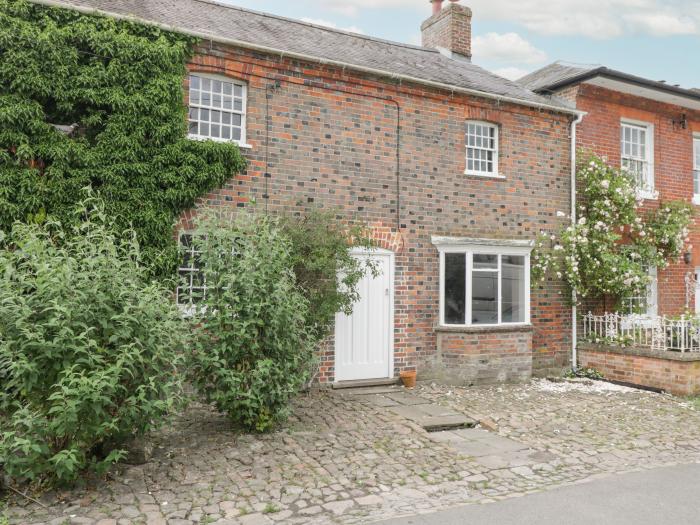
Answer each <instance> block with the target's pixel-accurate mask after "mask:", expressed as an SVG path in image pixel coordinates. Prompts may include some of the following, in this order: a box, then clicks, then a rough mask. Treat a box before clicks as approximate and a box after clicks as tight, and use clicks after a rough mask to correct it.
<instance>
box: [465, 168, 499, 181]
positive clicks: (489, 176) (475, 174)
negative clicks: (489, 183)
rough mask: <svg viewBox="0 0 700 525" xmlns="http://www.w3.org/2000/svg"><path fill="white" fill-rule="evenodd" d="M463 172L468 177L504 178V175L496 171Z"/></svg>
mask: <svg viewBox="0 0 700 525" xmlns="http://www.w3.org/2000/svg"><path fill="white" fill-rule="evenodd" d="M464 174H465V175H466V176H468V177H478V178H480V179H498V180H504V179H505V178H506V176H505V175H500V174H498V173H496V174H493V173H481V172H478V171H469V170H467V171H465V172H464Z"/></svg>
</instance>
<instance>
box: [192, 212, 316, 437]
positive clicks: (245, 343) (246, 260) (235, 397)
mask: <svg viewBox="0 0 700 525" xmlns="http://www.w3.org/2000/svg"><path fill="white" fill-rule="evenodd" d="M193 242H194V243H195V247H196V248H197V250H198V251H200V252H201V256H200V260H201V262H202V264H203V273H204V278H205V279H206V283H207V293H206V297H205V298H204V299H203V300H202V302H201V303H200V304H199V308H198V309H197V312H196V314H195V315H194V318H193V328H194V331H195V334H196V336H195V339H196V343H195V349H194V352H193V355H192V362H191V366H190V372H191V377H192V381H193V383H194V384H195V385H196V386H197V388H198V390H199V391H200V392H201V393H202V394H203V395H204V396H205V397H206V399H207V400H208V401H209V402H213V403H214V404H215V405H216V407H217V408H218V409H219V410H220V411H222V412H225V413H227V414H228V416H229V418H230V419H231V421H232V422H233V423H234V424H238V425H241V426H243V427H244V428H246V429H249V430H256V431H265V430H268V429H270V428H272V427H273V426H274V425H275V424H276V423H277V422H279V421H280V420H282V419H284V418H285V416H286V415H287V413H288V407H289V401H290V399H291V397H292V396H293V395H295V394H296V393H297V392H298V390H299V388H300V387H301V386H302V385H303V384H304V382H305V381H306V380H307V379H308V376H309V372H310V370H311V364H312V363H313V342H314V340H313V338H312V337H311V336H310V334H309V333H308V330H307V327H306V321H307V316H308V308H309V304H308V301H307V300H306V299H305V298H304V296H303V295H302V294H301V293H300V292H299V290H298V289H297V287H296V282H295V277H294V273H293V271H292V245H291V243H290V241H289V240H288V239H287V238H286V237H285V235H284V234H283V232H282V230H281V228H280V227H279V226H278V225H277V223H276V222H275V220H274V219H270V218H267V217H263V216H255V215H248V214H243V213H241V214H238V215H237V216H234V217H232V216H229V215H216V214H215V212H209V213H207V214H205V215H203V216H202V217H201V218H199V220H198V222H197V228H196V230H195V233H194V238H193Z"/></svg>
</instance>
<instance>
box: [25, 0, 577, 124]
mask: <svg viewBox="0 0 700 525" xmlns="http://www.w3.org/2000/svg"><path fill="white" fill-rule="evenodd" d="M30 2H32V3H35V4H40V5H45V6H48V7H57V8H62V9H71V10H73V11H78V12H79V13H85V14H91V15H95V14H98V15H104V16H109V17H112V18H116V19H119V20H127V21H131V22H139V23H141V24H145V25H150V26H154V27H157V28H159V29H163V30H165V31H171V32H173V33H181V34H184V35H189V36H193V37H197V38H202V39H205V40H210V41H213V42H219V43H221V44H226V45H231V46H235V47H242V48H245V49H251V50H253V51H260V52H263V53H268V54H272V55H279V56H280V57H289V58H296V59H299V60H306V61H309V62H317V63H319V64H324V65H330V66H336V67H340V68H342V69H351V70H354V71H359V72H362V73H368V74H371V75H377V76H381V77H389V78H392V79H397V80H404V81H407V82H412V83H416V84H422V85H425V86H430V87H434V88H437V89H444V90H447V91H451V92H453V93H461V94H465V95H472V96H475V97H481V98H486V99H490V100H497V101H499V102H507V103H511V104H517V105H519V106H527V107H531V108H537V109H542V110H547V111H554V112H557V113H565V114H567V115H576V116H580V115H583V113H582V112H581V111H579V110H576V109H571V108H566V107H562V106H555V105H553V104H545V103H543V102H534V101H533V102H530V101H528V100H522V99H519V98H515V97H509V96H506V95H497V94H495V93H488V92H485V91H479V90H478V89H469V88H464V87H459V86H453V85H450V84H444V83H442V82H435V81H432V80H426V79H422V78H417V77H412V76H410V75H402V74H400V73H392V72H389V71H384V70H381V69H374V68H371V67H364V66H358V65H356V64H350V63H347V62H341V61H338V60H328V59H325V58H320V57H315V56H312V55H305V54H302V53H294V52H290V51H284V50H281V49H275V48H272V47H267V46H261V45H257V44H251V43H250V42H244V41H241V40H235V39H233V38H225V37H219V36H212V35H210V34H207V33H203V32H200V31H193V30H190V29H184V28H181V27H176V26H171V25H169V24H163V23H160V22H154V21H152V20H145V19H143V18H139V17H137V16H132V15H123V14H120V13H114V12H111V11H106V10H102V9H97V8H95V7H84V6H77V5H73V4H70V5H66V3H65V2H60V1H57V0H30Z"/></svg>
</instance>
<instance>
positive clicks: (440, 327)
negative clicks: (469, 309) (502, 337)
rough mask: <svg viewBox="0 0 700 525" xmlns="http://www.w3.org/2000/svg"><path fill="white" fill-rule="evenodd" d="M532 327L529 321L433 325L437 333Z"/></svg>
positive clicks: (513, 329) (485, 331) (472, 332)
mask: <svg viewBox="0 0 700 525" xmlns="http://www.w3.org/2000/svg"><path fill="white" fill-rule="evenodd" d="M533 330H534V327H533V326H532V324H530V323H513V324H499V325H493V324H490V325H472V326H457V325H455V326H449V325H438V326H436V327H435V331H436V332H437V333H441V332H442V333H457V334H481V333H491V332H532V331H533Z"/></svg>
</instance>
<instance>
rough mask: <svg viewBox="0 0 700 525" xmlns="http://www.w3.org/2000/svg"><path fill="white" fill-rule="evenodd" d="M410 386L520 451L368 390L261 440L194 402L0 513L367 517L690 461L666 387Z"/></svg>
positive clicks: (314, 400) (62, 519) (35, 518)
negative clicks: (108, 476) (410, 416)
mask: <svg viewBox="0 0 700 525" xmlns="http://www.w3.org/2000/svg"><path fill="white" fill-rule="evenodd" d="M416 394H419V395H421V396H424V397H425V398H427V399H430V400H432V401H435V402H437V403H440V404H444V405H447V406H450V407H451V408H454V409H457V410H458V411H460V412H464V413H466V414H468V415H471V416H472V417H476V418H477V419H481V420H485V419H490V420H491V421H490V422H489V423H488V426H489V427H492V430H493V432H494V434H499V435H500V436H501V437H500V438H499V439H500V440H501V441H507V440H503V438H504V437H506V438H510V439H511V440H513V441H516V442H518V443H520V444H522V445H524V446H526V447H529V458H531V459H529V460H522V461H520V460H512V458H510V459H509V458H505V459H503V458H499V457H498V456H493V457H489V458H484V457H474V456H470V455H467V454H465V453H464V452H463V451H462V452H460V450H459V449H457V448H453V446H452V444H450V443H449V442H447V441H446V440H444V439H438V440H437V441H436V436H435V435H431V434H428V433H426V432H425V431H424V430H422V429H421V428H419V427H417V426H416V425H414V424H413V423H410V422H408V421H406V420H405V419H402V418H401V417H400V416H397V415H395V414H393V413H392V412H390V411H389V410H388V409H386V408H383V407H382V406H380V405H379V404H377V403H376V402H373V400H372V399H371V396H354V395H348V394H339V393H338V392H327V391H321V392H314V393H311V394H309V395H304V396H302V397H300V398H299V399H298V401H297V402H296V406H295V410H294V416H293V417H292V419H291V420H290V422H289V424H288V426H287V428H286V429H285V430H283V431H280V432H277V433H274V434H270V435H265V436H250V435H240V434H236V433H234V432H232V431H231V430H230V429H229V427H228V425H227V423H226V420H225V419H224V418H222V417H221V416H219V415H217V414H215V413H213V412H211V411H210V410H209V409H207V408H205V407H201V406H195V407H193V408H191V409H190V410H189V411H188V412H187V413H186V414H184V415H183V416H182V417H180V418H178V419H177V420H176V421H175V422H174V423H173V424H172V425H170V426H169V427H167V428H166V429H164V430H162V431H160V432H159V433H158V434H157V436H156V437H155V439H156V452H155V457H154V458H153V460H152V461H151V462H150V463H148V464H147V465H145V466H143V467H128V468H126V469H125V470H124V471H123V472H121V473H115V475H114V476H113V479H112V480H110V481H107V482H104V483H102V484H100V485H99V486H94V487H91V488H90V489H89V490H84V491H77V490H76V491H73V492H70V493H65V494H46V495H44V496H42V498H41V501H42V502H43V503H44V505H46V507H47V508H43V507H41V506H39V505H37V504H36V503H28V502H27V501H21V500H12V501H11V502H10V506H9V507H8V509H7V510H6V513H7V514H8V516H9V517H10V523H13V524H15V523H16V524H19V523H22V524H24V523H52V524H63V523H90V524H92V523H99V524H100V525H107V524H116V523H119V524H127V523H149V524H163V523H171V524H192V523H216V522H218V523H232V524H238V523H240V524H259V523H262V524H264V523H275V522H277V523H304V524H306V523H309V524H314V523H319V524H320V523H348V524H352V523H366V522H371V521H374V520H378V519H381V518H388V517H393V516H398V515H402V514H412V513H415V512H423V511H426V512H427V511H430V510H437V509H440V508H445V507H449V506H453V505H457V504H463V503H470V502H473V503H480V502H487V501H493V500H494V499H501V498H506V497H511V496H517V495H522V494H526V493H529V492H534V491H540V490H543V489H546V488H548V487H552V486H556V485H562V484H568V483H573V482H578V481H582V480H586V479H589V478H591V477H595V476H599V475H607V474H611V473H616V472H624V471H630V470H635V469H641V468H652V467H655V466H662V465H668V464H676V463H691V462H698V461H700V412H698V411H697V410H696V409H695V408H694V407H693V406H691V405H690V404H689V403H684V402H682V401H680V400H678V399H674V398H672V397H669V396H663V395H658V394H652V393H647V392H639V391H618V389H612V390H611V389H608V388H601V389H597V388H592V387H590V386H582V385H580V384H573V385H572V384H569V383H550V382H547V381H535V382H533V383H531V384H529V385H517V386H500V387H488V388H468V389H456V388H448V387H442V386H435V385H427V386H425V385H424V386H421V387H419V388H418V389H417V390H416ZM481 434H482V435H483V432H481ZM487 438H488V436H487ZM496 441H498V440H496V439H494V443H495V442H496ZM487 442H488V441H487ZM506 448H507V447H506ZM516 448H517V447H516ZM532 458H534V459H532ZM0 516H1V514H0ZM1 521H2V520H1V519H0V522H1Z"/></svg>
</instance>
